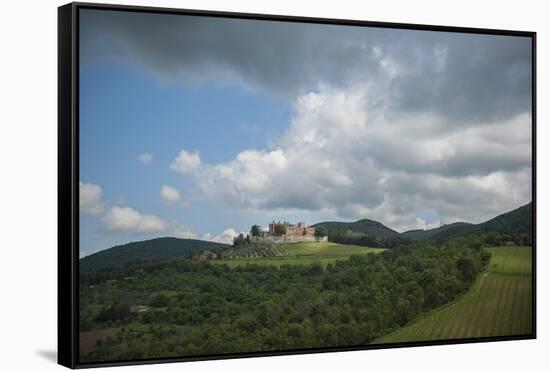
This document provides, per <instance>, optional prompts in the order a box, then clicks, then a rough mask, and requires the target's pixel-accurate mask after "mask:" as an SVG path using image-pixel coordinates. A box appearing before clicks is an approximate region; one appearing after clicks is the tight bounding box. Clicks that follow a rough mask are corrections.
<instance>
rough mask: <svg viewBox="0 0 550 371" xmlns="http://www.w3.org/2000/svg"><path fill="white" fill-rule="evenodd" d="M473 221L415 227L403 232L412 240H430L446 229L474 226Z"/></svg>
mask: <svg viewBox="0 0 550 371" xmlns="http://www.w3.org/2000/svg"><path fill="white" fill-rule="evenodd" d="M472 225H473V224H471V223H465V222H456V223H451V224H444V225H442V226H440V227H437V228H432V229H413V230H410V231H406V232H403V233H401V234H402V235H403V236H405V237H407V238H410V239H411V240H415V241H424V240H429V239H431V238H432V237H433V236H435V235H436V234H438V233H441V232H444V231H453V230H461V229H462V228H465V227H467V226H472Z"/></svg>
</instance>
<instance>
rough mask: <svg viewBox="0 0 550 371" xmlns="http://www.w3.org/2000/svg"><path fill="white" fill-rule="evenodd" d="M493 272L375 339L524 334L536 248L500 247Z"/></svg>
mask: <svg viewBox="0 0 550 371" xmlns="http://www.w3.org/2000/svg"><path fill="white" fill-rule="evenodd" d="M490 251H491V252H492V254H493V256H492V258H491V262H490V265H489V268H488V270H487V272H485V273H482V274H481V275H480V277H479V278H478V279H477V281H476V282H475V284H474V286H473V287H472V288H471V289H470V290H469V291H468V292H467V293H466V294H465V295H464V296H462V297H460V298H458V299H457V300H455V301H453V302H452V303H449V304H447V305H445V306H443V307H440V308H437V309H434V310H433V311H431V312H429V313H426V315H424V316H422V317H420V318H419V319H417V320H415V321H414V322H413V323H411V324H410V325H407V326H405V327H403V328H401V329H399V330H397V331H395V332H393V333H391V334H389V335H387V336H384V337H382V338H380V339H378V340H376V341H375V342H374V343H379V344H383V343H397V342H410V341H421V340H442V339H459V338H477V337H486V336H503V335H522V334H529V333H531V331H532V285H531V284H532V274H531V272H532V271H531V261H532V260H531V255H532V249H531V248H530V247H496V248H492V249H490Z"/></svg>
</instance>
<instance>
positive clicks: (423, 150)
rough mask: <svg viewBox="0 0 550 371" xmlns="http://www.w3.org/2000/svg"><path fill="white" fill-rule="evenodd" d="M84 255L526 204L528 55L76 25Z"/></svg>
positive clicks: (267, 34)
mask: <svg viewBox="0 0 550 371" xmlns="http://www.w3.org/2000/svg"><path fill="white" fill-rule="evenodd" d="M80 12H81V18H80V27H81V29H80V38H81V40H80V48H81V49H80V63H81V69H80V144H81V147H80V152H81V154H80V162H81V164H80V207H81V250H82V251H83V253H85V254H89V253H92V252H95V251H98V250H101V249H105V248H108V247H111V246H113V245H114V244H119V243H124V242H128V241H136V240H142V239H146V238H151V237H157V236H177V237H182V238H200V239H207V240H214V241H224V242H229V241H231V239H232V237H233V236H234V234H235V233H236V232H241V231H248V230H249V229H250V226H251V225H252V224H260V225H263V226H266V225H267V223H268V222H270V221H271V220H273V219H276V220H288V221H291V222H297V221H305V222H306V223H308V224H313V223H316V222H320V221H326V220H344V221H351V220H357V219H361V218H370V219H375V220H379V221H381V222H383V223H384V224H386V225H388V226H389V227H391V228H394V229H396V230H398V231H405V230H408V229H416V228H431V227H436V226H439V225H440V224H445V223H450V222H454V221H470V222H481V221H484V220H487V219H489V218H491V217H493V216H495V215H497V214H500V213H502V212H505V211H509V210H512V209H514V208H516V207H518V206H521V205H523V204H525V203H527V202H529V201H531V134H532V133H531V41H530V39H528V38H523V37H517V36H494V35H491V36H489V35H475V34H457V33H444V32H428V31H412V30H392V29H381V28H366V27H349V26H347V27H344V26H334V25H315V24H299V23H288V22H266V21H253V20H238V19H221V18H208V17H194V16H175V15H166V14H144V13H132V12H113V11H101V10H81V11H80Z"/></svg>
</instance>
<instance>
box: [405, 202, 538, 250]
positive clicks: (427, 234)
mask: <svg viewBox="0 0 550 371" xmlns="http://www.w3.org/2000/svg"><path fill="white" fill-rule="evenodd" d="M532 228H533V203H532V202H530V203H528V204H527V205H524V206H521V207H519V208H517V209H515V210H512V211H509V212H507V213H504V214H501V215H499V216H497V217H495V218H493V219H490V220H488V221H486V222H484V223H480V224H470V223H453V224H447V225H443V226H441V227H438V228H434V229H428V230H412V231H407V232H404V233H403V236H405V237H408V238H410V239H413V240H417V241H418V240H437V239H443V240H448V239H451V238H454V237H459V236H466V235H478V234H483V233H487V232H500V233H507V234H520V233H525V234H527V235H532V233H533V230H532Z"/></svg>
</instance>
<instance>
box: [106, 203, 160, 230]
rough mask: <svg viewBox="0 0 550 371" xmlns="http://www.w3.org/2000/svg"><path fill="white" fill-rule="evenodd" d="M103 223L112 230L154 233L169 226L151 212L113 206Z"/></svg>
mask: <svg viewBox="0 0 550 371" xmlns="http://www.w3.org/2000/svg"><path fill="white" fill-rule="evenodd" d="M102 221H103V225H104V226H105V228H106V229H107V230H108V231H112V232H133V233H152V232H160V231H163V230H165V229H166V228H167V226H168V225H167V223H166V222H164V221H163V220H162V219H160V218H158V217H156V216H155V215H150V214H140V213H139V212H138V211H136V210H134V209H132V208H129V207H119V206H115V207H112V208H111V209H110V210H109V211H108V212H107V213H106V214H105V216H103V218H102Z"/></svg>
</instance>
